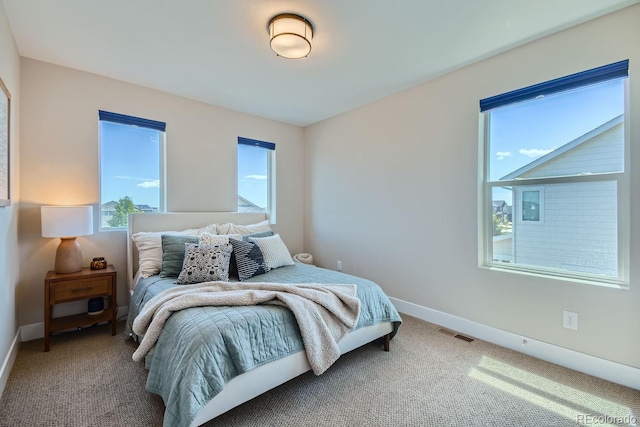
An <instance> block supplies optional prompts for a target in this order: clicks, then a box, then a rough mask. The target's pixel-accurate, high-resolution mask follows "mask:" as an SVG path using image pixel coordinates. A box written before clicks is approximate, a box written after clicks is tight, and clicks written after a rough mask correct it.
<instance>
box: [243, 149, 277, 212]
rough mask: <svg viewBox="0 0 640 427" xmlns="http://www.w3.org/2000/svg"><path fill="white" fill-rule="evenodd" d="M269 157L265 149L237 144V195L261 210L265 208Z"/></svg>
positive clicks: (268, 151)
mask: <svg viewBox="0 0 640 427" xmlns="http://www.w3.org/2000/svg"><path fill="white" fill-rule="evenodd" d="M269 155H270V150H267V149H266V148H262V147H256V146H251V145H244V144H238V195H240V196H242V197H244V198H245V199H247V200H249V201H250V202H252V203H254V204H255V205H257V206H260V207H261V208H267V198H268V194H269V191H268V190H269V187H268V186H269V179H268V178H269V175H268V173H269V172H268V156H269Z"/></svg>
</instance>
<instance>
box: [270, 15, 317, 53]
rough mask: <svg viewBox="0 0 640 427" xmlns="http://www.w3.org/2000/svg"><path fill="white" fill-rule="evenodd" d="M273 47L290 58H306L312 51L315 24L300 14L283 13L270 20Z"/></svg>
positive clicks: (275, 50)
mask: <svg viewBox="0 0 640 427" xmlns="http://www.w3.org/2000/svg"><path fill="white" fill-rule="evenodd" d="M269 35H270V36H271V41H270V43H271V49H272V50H273V51H274V52H275V53H276V55H278V56H282V57H283V58H288V59H298V58H305V57H306V56H307V55H309V52H311V39H312V38H313V26H312V25H311V23H310V22H309V21H308V20H307V19H306V18H303V17H302V16H300V15H294V14H292V13H283V14H280V15H276V16H274V17H273V18H271V21H270V22H269Z"/></svg>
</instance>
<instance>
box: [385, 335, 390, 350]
mask: <svg viewBox="0 0 640 427" xmlns="http://www.w3.org/2000/svg"><path fill="white" fill-rule="evenodd" d="M390 342H391V334H387V335H385V336H384V351H389V347H390V346H389V343H390Z"/></svg>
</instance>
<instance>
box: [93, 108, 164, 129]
mask: <svg viewBox="0 0 640 427" xmlns="http://www.w3.org/2000/svg"><path fill="white" fill-rule="evenodd" d="M98 117H99V118H100V120H104V121H107V122H113V123H120V124H122V125H132V126H138V127H143V128H148V129H153V130H158V131H161V132H165V131H166V128H167V124H166V123H164V122H158V121H156V120H149V119H141V118H139V117H133V116H127V115H125V114H118V113H111V112H109V111H102V110H98Z"/></svg>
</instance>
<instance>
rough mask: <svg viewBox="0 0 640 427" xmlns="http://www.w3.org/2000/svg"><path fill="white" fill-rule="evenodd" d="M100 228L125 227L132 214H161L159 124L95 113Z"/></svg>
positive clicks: (162, 125) (162, 128)
mask: <svg viewBox="0 0 640 427" xmlns="http://www.w3.org/2000/svg"><path fill="white" fill-rule="evenodd" d="M98 117H99V132H100V229H101V230H116V229H123V228H126V227H127V223H128V215H129V213H132V212H162V211H164V201H165V200H164V199H165V198H164V189H165V183H164V176H165V173H164V149H165V128H166V125H165V123H163V122H157V121H154V120H148V119H141V118H138V117H132V116H126V115H123V114H117V113H111V112H108V111H99V112H98Z"/></svg>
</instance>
